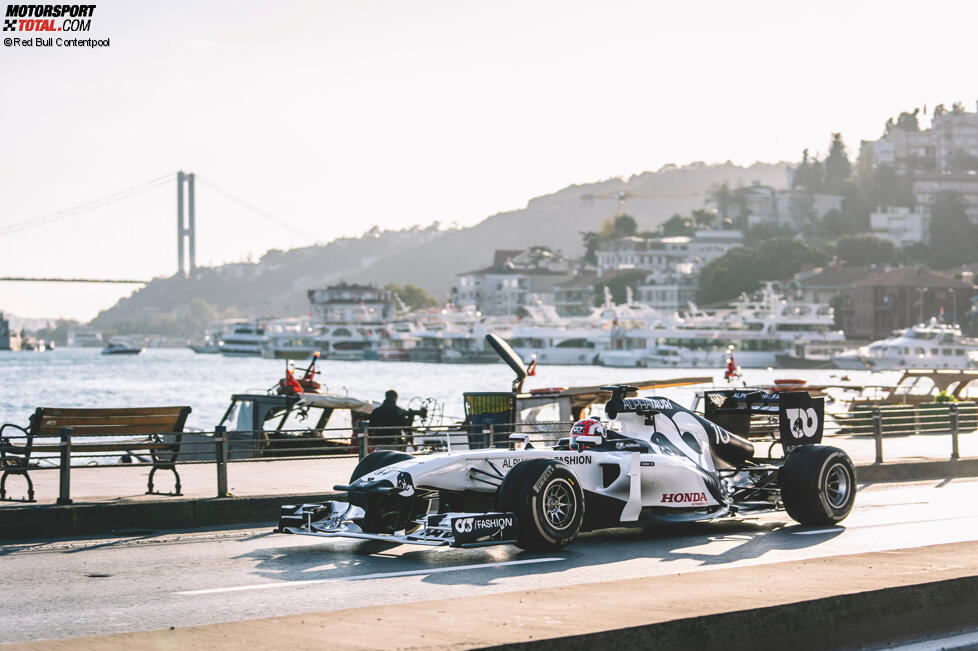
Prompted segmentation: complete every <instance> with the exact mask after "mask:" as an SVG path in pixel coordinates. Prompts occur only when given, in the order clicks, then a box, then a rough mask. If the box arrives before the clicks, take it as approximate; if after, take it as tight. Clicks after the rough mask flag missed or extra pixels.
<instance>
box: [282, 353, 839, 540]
mask: <svg viewBox="0 0 978 651" xmlns="http://www.w3.org/2000/svg"><path fill="white" fill-rule="evenodd" d="M501 346H502V347H505V349H501V352H503V353H505V354H511V353H512V351H510V350H508V346H506V344H505V343H504V342H501ZM512 356H513V358H514V359H517V358H515V354H512ZM507 361H510V360H507ZM511 366H513V367H514V368H519V366H521V363H519V362H518V361H517V362H516V363H511ZM602 388H603V389H605V390H607V391H610V392H611V399H610V400H609V401H608V402H607V404H606V405H605V415H606V416H607V418H608V419H609V420H610V421H614V422H615V423H616V425H617V427H615V428H604V427H595V425H594V423H595V421H593V420H592V421H591V422H590V423H585V422H583V421H582V422H580V423H578V424H577V425H575V427H574V430H573V431H572V432H571V435H570V436H569V437H568V438H566V439H562V440H561V441H559V442H558V444H557V445H556V446H554V447H552V448H543V449H538V448H534V447H533V446H532V444H531V443H530V442H529V436H527V435H525V434H511V435H510V437H509V440H510V449H492V448H490V449H483V450H465V451H461V452H454V453H452V452H448V453H441V454H432V455H429V456H425V457H423V458H415V457H412V456H411V455H408V454H405V453H402V452H395V451H382V452H374V453H372V454H370V455H367V456H366V457H364V458H363V460H362V461H360V463H359V464H358V465H357V467H356V469H355V470H354V471H353V474H352V476H351V478H350V482H349V484H348V485H339V486H336V487H335V489H336V490H342V491H346V492H347V494H348V496H349V497H348V501H346V502H340V501H331V502H326V503H324V504H302V505H290V506H283V507H282V514H281V517H280V520H279V526H278V529H277V531H279V532H281V533H289V534H305V535H316V536H334V537H347V538H367V539H379V540H389V541H393V542H400V543H414V544H421V545H451V546H453V547H474V546H481V545H493V544H515V545H517V546H519V547H521V548H523V549H527V550H547V549H556V548H560V547H563V546H564V545H566V544H568V543H570V542H571V541H572V540H574V538H575V537H576V536H577V535H578V533H579V532H581V531H589V530H593V529H600V528H606V527H621V526H637V527H642V526H649V525H657V524H663V523H678V522H691V521H697V520H710V519H717V518H726V517H731V516H735V515H737V514H744V513H755V512H759V511H775V510H778V509H781V508H784V509H785V510H786V511H787V512H788V515H789V516H791V517H792V518H793V519H795V520H796V521H798V522H800V523H802V524H809V525H829V524H834V523H836V522H839V521H841V520H843V519H844V518H845V517H846V516H847V515H849V512H850V511H851V510H852V505H853V501H854V499H855V495H856V477H855V471H854V468H853V464H852V460H851V459H850V458H849V456H848V455H847V454H846V453H845V452H844V451H843V450H840V449H838V448H835V447H829V446H823V445H820V442H821V438H822V422H823V414H824V410H823V404H822V399H821V398H812V397H811V396H809V395H808V394H807V393H805V392H782V393H765V392H762V391H730V390H724V391H708V392H707V393H706V398H707V401H706V411H705V415H700V414H697V413H694V412H692V411H690V410H688V409H686V408H684V407H682V406H680V405H679V404H677V403H675V402H673V401H672V400H669V399H667V398H657V397H648V398H638V397H636V398H631V397H628V396H629V395H632V394H634V393H635V389H634V387H630V386H625V385H615V386H607V387H602ZM761 416H767V417H768V418H769V419H770V420H771V422H772V424H773V423H774V422H775V418H776V423H777V429H778V433H779V440H780V444H781V447H782V448H783V450H784V451H785V455H784V456H783V457H782V458H762V457H759V456H757V454H756V453H755V450H754V445H753V444H752V443H751V442H750V441H749V440H748V439H747V438H746V437H745V436H740V435H738V434H735V433H734V432H733V431H731V429H733V430H737V431H740V432H741V433H742V434H745V435H746V434H747V433H748V432H747V430H748V429H749V428H750V423H751V420H752V418H753V420H755V421H756V420H757V419H758V418H759V417H761Z"/></svg>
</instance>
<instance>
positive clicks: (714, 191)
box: [706, 182, 747, 221]
mask: <svg viewBox="0 0 978 651" xmlns="http://www.w3.org/2000/svg"><path fill="white" fill-rule="evenodd" d="M706 202H707V203H712V204H713V205H715V206H716V207H717V214H718V215H719V216H720V220H721V221H722V220H725V219H732V218H735V217H738V216H740V213H742V212H743V211H744V210H745V209H746V208H747V205H746V203H744V197H743V194H742V193H741V194H738V193H737V192H736V191H735V190H731V189H730V186H729V185H728V184H727V183H726V182H724V183H721V184H720V185H715V186H713V187H712V188H711V189H710V193H709V194H708V195H707V197H706Z"/></svg>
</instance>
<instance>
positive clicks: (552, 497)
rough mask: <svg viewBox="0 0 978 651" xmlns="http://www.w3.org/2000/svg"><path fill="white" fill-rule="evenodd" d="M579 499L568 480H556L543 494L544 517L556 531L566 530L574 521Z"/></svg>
mask: <svg viewBox="0 0 978 651" xmlns="http://www.w3.org/2000/svg"><path fill="white" fill-rule="evenodd" d="M576 512H577V499H576V496H575V495H574V488H573V487H572V486H571V485H570V483H568V481H567V480H566V479H555V480H553V481H552V482H550V483H549V484H548V485H547V489H546V490H545V491H544V493H543V515H544V517H546V518H547V524H549V525H550V526H551V527H553V528H554V529H558V530H559V529H566V528H567V527H569V526H570V525H571V523H572V522H573V521H574V515H575V513H576Z"/></svg>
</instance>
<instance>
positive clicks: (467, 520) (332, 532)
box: [275, 501, 517, 547]
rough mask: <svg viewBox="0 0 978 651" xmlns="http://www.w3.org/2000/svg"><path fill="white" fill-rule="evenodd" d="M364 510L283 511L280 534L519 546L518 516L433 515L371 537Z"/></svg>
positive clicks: (310, 507) (328, 505) (315, 507)
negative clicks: (363, 522) (364, 524)
mask: <svg viewBox="0 0 978 651" xmlns="http://www.w3.org/2000/svg"><path fill="white" fill-rule="evenodd" d="M363 517H364V512H363V509H362V508H360V507H359V506H354V505H352V504H348V503H346V502H333V501H330V502H325V503H322V504H298V505H296V504H290V505H286V506H283V507H282V512H281V515H280V516H279V521H278V528H277V529H275V531H276V532H277V533H290V534H300V535H304V536H325V537H335V538H360V539H366V540H386V541H391V542H398V543H405V544H411V545H428V546H432V547H437V546H441V545H449V546H451V547H484V546H486V545H505V544H511V543H515V542H516V535H517V534H516V531H517V529H516V514H514V513H433V514H429V515H425V516H423V517H421V518H418V519H416V520H414V521H413V523H412V525H413V526H411V527H409V528H408V530H410V533H408V530H404V531H399V532H394V533H368V532H365V531H363V529H361V528H360V525H359V524H357V522H356V521H357V520H362V519H363Z"/></svg>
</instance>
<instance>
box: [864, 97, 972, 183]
mask: <svg viewBox="0 0 978 651" xmlns="http://www.w3.org/2000/svg"><path fill="white" fill-rule="evenodd" d="M955 152H960V153H963V154H968V155H971V156H978V113H968V112H967V111H965V110H964V108H963V107H960V106H958V107H956V108H953V109H952V110H950V111H946V110H944V108H943V107H938V109H937V110H936V111H935V112H934V119H933V120H932V122H931V126H930V128H929V129H921V130H919V131H910V130H907V129H901V128H900V127H897V126H892V127H890V128H889V130H888V131H887V133H886V134H884V135H883V137H882V138H880V139H879V140H864V141H863V142H862V148H861V151H860V155H864V154H868V155H869V156H870V157H871V158H872V160H873V163H874V164H876V165H887V166H889V167H892V168H893V169H894V170H896V172H897V173H898V174H918V173H928V172H932V171H934V170H937V171H940V172H946V171H952V170H954V164H953V163H954V158H955ZM954 171H960V170H954Z"/></svg>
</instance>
